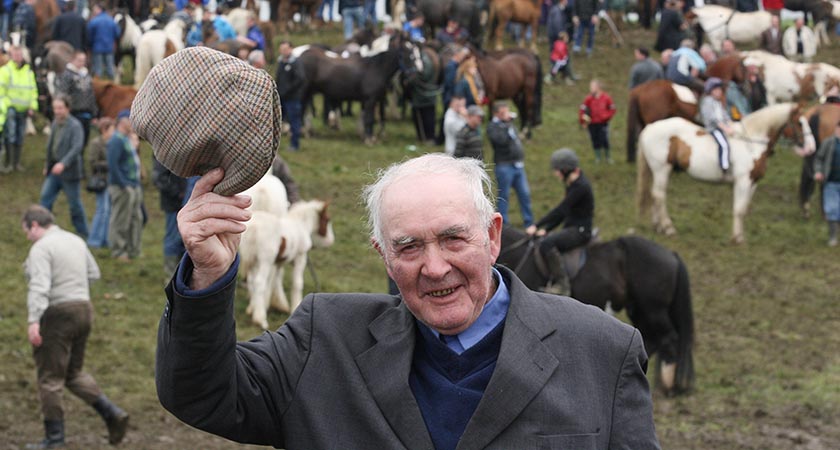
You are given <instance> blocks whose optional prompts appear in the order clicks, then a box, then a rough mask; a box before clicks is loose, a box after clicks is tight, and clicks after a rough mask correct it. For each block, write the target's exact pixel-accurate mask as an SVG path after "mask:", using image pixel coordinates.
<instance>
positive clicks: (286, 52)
mask: <svg viewBox="0 0 840 450" xmlns="http://www.w3.org/2000/svg"><path fill="white" fill-rule="evenodd" d="M280 54H281V55H282V56H283V57H284V58H288V57H289V56H292V46H291V45H289V44H280Z"/></svg>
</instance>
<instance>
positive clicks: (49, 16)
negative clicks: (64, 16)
mask: <svg viewBox="0 0 840 450" xmlns="http://www.w3.org/2000/svg"><path fill="white" fill-rule="evenodd" d="M32 8H33V9H34V10H35V32H36V33H37V36H35V52H36V54H40V49H41V48H43V45H44V43H45V42H47V41H49V40H50V39H51V38H52V22H53V19H55V18H56V17H58V15H59V14H61V10H60V9H59V8H58V3H56V1H55V0H35V4H33V5H32ZM32 56H33V57H35V55H32Z"/></svg>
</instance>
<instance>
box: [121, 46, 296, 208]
mask: <svg viewBox="0 0 840 450" xmlns="http://www.w3.org/2000/svg"><path fill="white" fill-rule="evenodd" d="M131 121H132V125H133V126H134V129H135V131H137V134H138V135H139V136H140V137H142V138H144V139H146V140H147V141H149V143H150V144H151V145H152V148H153V149H154V154H155V158H157V160H158V161H160V163H161V164H163V165H164V166H165V167H166V168H167V169H169V170H170V171H172V173H174V174H175V175H178V176H180V177H185V178H186V177H191V176H195V175H204V174H205V173H207V172H208V171H210V170H211V169H214V168H216V167H222V168H223V169H224V170H225V177H224V179H222V181H221V182H219V184H218V185H216V187H215V188H214V189H213V191H214V192H216V193H217V194H221V195H233V194H236V193H239V192H242V191H244V190H246V189H248V188H249V187H251V186H253V185H254V184H256V182H257V181H259V179H260V178H262V176H263V175H265V173H266V172H267V171H268V169H269V167H271V162H272V161H273V160H274V155H275V154H276V151H277V147H278V145H279V144H280V126H281V123H280V99H279V97H278V96H277V89H276V88H275V86H274V81H273V80H272V79H271V77H270V76H269V75H268V73H266V72H265V71H262V70H259V69H255V68H253V67H251V66H249V65H248V64H247V63H245V62H244V61H242V60H239V59H237V58H234V57H233V56H230V55H228V54H226V53H222V52H219V51H217V50H213V49H210V48H207V47H191V48H187V49H184V50H181V51H178V52H177V53H175V54H173V55H172V56H169V57H167V58H165V59H164V60H163V61H161V62H160V63H159V64H158V65H156V66H155V67H154V68H153V69H152V70H151V72H150V73H149V76H148V77H147V78H146V81H145V82H144V83H143V85H142V86H141V87H140V90H139V91H138V92H137V96H136V97H135V98H134V102H133V103H132V105H131Z"/></svg>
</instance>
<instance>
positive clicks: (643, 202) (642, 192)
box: [628, 119, 653, 217]
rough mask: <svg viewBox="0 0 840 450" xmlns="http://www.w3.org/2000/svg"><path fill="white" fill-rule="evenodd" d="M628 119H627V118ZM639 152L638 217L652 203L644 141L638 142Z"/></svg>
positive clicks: (637, 176) (637, 178)
mask: <svg viewBox="0 0 840 450" xmlns="http://www.w3.org/2000/svg"><path fill="white" fill-rule="evenodd" d="M628 120H629V119H628ZM639 150H640V151H639V153H638V155H636V207H637V208H638V210H639V217H642V216H644V215H645V214H646V213H647V212H648V211H650V208H651V206H652V205H653V195H652V194H651V189H652V188H653V172H652V171H651V170H650V164H648V161H647V157H645V149H644V143H643V142H641V141H640V142H639Z"/></svg>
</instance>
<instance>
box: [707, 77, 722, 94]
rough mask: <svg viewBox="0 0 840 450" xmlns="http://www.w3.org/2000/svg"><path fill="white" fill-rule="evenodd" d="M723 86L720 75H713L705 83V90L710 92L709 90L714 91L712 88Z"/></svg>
mask: <svg viewBox="0 0 840 450" xmlns="http://www.w3.org/2000/svg"><path fill="white" fill-rule="evenodd" d="M722 87H723V80H721V79H720V78H718V77H711V78H709V79H708V80H706V84H705V85H704V89H703V91H704V92H705V93H707V94H708V93H709V92H712V89H714V88H722Z"/></svg>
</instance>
